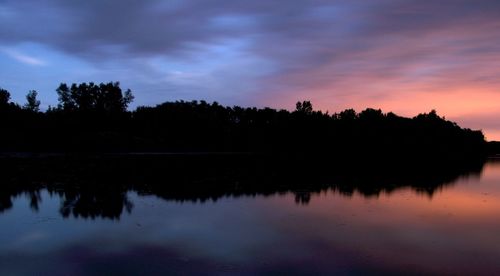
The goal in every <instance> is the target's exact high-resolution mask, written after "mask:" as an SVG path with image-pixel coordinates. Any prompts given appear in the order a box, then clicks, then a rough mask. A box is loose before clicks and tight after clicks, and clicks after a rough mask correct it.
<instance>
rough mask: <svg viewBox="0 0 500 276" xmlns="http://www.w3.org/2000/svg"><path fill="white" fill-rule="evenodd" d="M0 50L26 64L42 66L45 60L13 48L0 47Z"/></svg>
mask: <svg viewBox="0 0 500 276" xmlns="http://www.w3.org/2000/svg"><path fill="white" fill-rule="evenodd" d="M0 51H1V52H3V53H4V54H6V55H7V56H9V57H11V58H13V59H15V60H17V61H19V62H21V63H24V64H27V65H34V66H42V65H45V64H46V63H45V61H43V60H41V59H38V58H35V57H32V56H29V55H26V54H23V53H20V52H18V51H16V50H13V49H8V48H3V49H0Z"/></svg>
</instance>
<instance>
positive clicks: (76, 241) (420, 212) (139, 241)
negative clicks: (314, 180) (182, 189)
mask: <svg viewBox="0 0 500 276" xmlns="http://www.w3.org/2000/svg"><path fill="white" fill-rule="evenodd" d="M459 182H460V183H457V184H456V185H454V186H447V187H446V188H444V189H443V190H442V191H441V192H438V193H436V194H434V195H433V196H432V197H429V196H426V195H423V194H419V193H415V192H414V191H412V190H411V189H409V188H408V189H400V190H396V191H395V192H393V193H390V194H381V195H380V196H379V197H370V198H366V197H363V196H362V195H359V194H355V195H354V196H353V197H348V196H342V195H338V194H335V193H334V192H331V191H330V192H325V193H320V194H315V195H313V196H312V199H311V201H310V203H309V205H298V204H296V203H295V201H294V195H292V194H286V195H275V196H270V197H255V198H251V197H241V198H223V199H220V200H218V201H217V202H216V203H213V202H206V203H186V202H184V203H178V202H172V201H165V200H162V199H159V198H157V197H155V196H139V195H137V194H135V193H129V199H130V200H131V201H132V202H133V203H134V209H133V210H132V212H131V213H130V214H128V213H126V212H124V213H123V214H122V215H121V218H120V220H119V221H116V220H115V221H113V220H106V219H96V220H90V219H89V220H85V219H76V218H73V217H70V218H68V219H63V218H62V217H61V216H60V215H59V207H60V199H59V197H57V196H53V197H51V196H50V195H49V194H48V193H47V192H45V191H44V192H42V194H41V196H42V199H43V200H42V203H41V205H40V209H39V211H38V212H33V211H32V210H31V209H30V207H29V199H28V198H26V197H24V196H21V197H18V198H16V200H15V201H14V208H12V209H10V210H8V211H6V212H4V213H2V214H1V215H0V225H1V226H2V227H1V228H0V274H2V275H4V274H9V273H10V272H12V273H15V274H32V273H34V272H46V273H48V274H64V273H68V272H71V274H77V275H78V274H80V273H81V274H86V273H97V272H99V273H106V272H109V271H112V270H113V271H114V270H117V271H118V272H121V273H125V274H126V273H135V272H145V273H153V274H154V273H158V274H162V273H160V272H174V273H175V272H179V271H182V272H186V273H194V274H199V273H202V272H205V273H209V274H210V273H213V272H218V273H222V274H224V273H235V272H238V273H242V272H248V273H264V272H269V273H273V272H277V271H282V272H283V271H285V272H286V271H288V272H296V273H302V272H310V273H317V272H348V273H365V272H402V271H409V270H410V271H415V272H423V273H470V274H472V273H481V272H482V273H489V274H491V273H494V272H496V273H500V263H498V259H499V258H500V235H499V234H498V233H500V221H499V220H498V218H499V217H500V185H499V183H500V166H498V165H492V164H489V165H486V167H485V169H484V171H483V174H482V177H481V179H480V180H479V179H475V178H471V179H466V178H464V179H461V180H459ZM26 263H30V265H29V266H27V265H25V264H26Z"/></svg>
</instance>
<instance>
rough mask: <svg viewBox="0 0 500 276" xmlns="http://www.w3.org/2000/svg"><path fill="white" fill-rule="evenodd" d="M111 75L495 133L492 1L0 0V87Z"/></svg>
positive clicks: (21, 88) (164, 95)
mask: <svg viewBox="0 0 500 276" xmlns="http://www.w3.org/2000/svg"><path fill="white" fill-rule="evenodd" d="M89 81H93V82H97V83H99V82H109V81H120V83H121V86H122V88H130V89H131V90H132V91H133V93H134V95H135V97H136V98H135V102H134V104H133V106H132V107H136V106H140V105H156V104H158V103H161V102H164V101H173V100H181V99H182V100H195V99H196V100H202V99H204V100H208V101H217V102H219V103H221V104H224V105H229V106H232V105H240V106H258V107H264V106H268V107H272V108H284V109H289V110H292V109H293V108H294V105H295V102H297V101H299V100H310V101H311V102H312V103H313V106H314V108H315V109H320V110H323V111H329V112H330V113H334V112H339V111H341V110H343V109H346V108H354V109H356V110H357V111H361V110H363V109H365V108H368V107H371V108H381V109H382V110H383V111H384V112H389V111H393V112H395V113H397V114H399V115H403V116H415V115H417V114H418V113H422V112H429V111H430V110H432V109H435V110H437V112H438V114H440V115H441V116H445V117H446V118H447V119H450V120H453V121H456V122H458V123H459V124H460V125H461V126H463V127H468V128H472V129H482V130H483V131H484V133H485V135H486V137H487V139H489V140H500V120H499V119H500V1H498V0H467V1H466V0H330V1H326V0H310V1H303V0H282V1H280V0H275V1H273V0H252V1H248V0H231V1H227V0H198V1H195V0H168V1H165V0H148V1H142V0H107V1H102V0H84V1H81V0H72V1H67V0H23V1H19V0H0V87H2V88H4V89H7V90H8V91H10V92H11V94H12V100H13V101H15V102H19V103H23V102H25V95H26V93H27V92H28V91H29V90H31V89H35V90H37V91H38V92H39V96H40V100H41V101H42V108H47V107H48V106H49V105H52V106H54V105H56V104H57V94H56V93H55V89H56V88H57V86H58V85H59V83H61V82H65V83H74V82H76V83H79V82H89Z"/></svg>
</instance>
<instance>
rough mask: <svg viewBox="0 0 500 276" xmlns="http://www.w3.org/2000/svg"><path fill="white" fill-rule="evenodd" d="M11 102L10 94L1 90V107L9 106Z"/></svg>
mask: <svg viewBox="0 0 500 276" xmlns="http://www.w3.org/2000/svg"><path fill="white" fill-rule="evenodd" d="M9 101H10V93H9V91H7V90H5V89H3V88H0V106H7V105H8V104H9Z"/></svg>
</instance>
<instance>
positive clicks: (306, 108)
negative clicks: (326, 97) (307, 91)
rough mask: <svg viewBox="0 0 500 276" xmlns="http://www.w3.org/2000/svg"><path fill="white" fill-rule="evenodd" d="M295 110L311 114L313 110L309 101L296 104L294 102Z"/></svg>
mask: <svg viewBox="0 0 500 276" xmlns="http://www.w3.org/2000/svg"><path fill="white" fill-rule="evenodd" d="M295 111H297V112H300V113H304V114H311V113H312V112H313V106H312V104H311V102H310V101H303V102H297V104H295Z"/></svg>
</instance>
